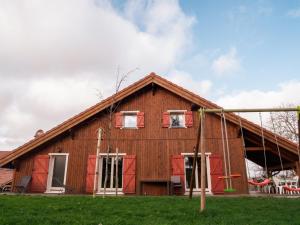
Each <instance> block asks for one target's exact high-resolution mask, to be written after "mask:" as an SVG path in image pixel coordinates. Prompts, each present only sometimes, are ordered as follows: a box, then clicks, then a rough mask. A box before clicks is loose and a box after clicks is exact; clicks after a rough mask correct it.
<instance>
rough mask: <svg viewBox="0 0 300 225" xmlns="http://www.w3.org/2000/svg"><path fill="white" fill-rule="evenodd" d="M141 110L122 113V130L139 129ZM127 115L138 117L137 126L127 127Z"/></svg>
mask: <svg viewBox="0 0 300 225" xmlns="http://www.w3.org/2000/svg"><path fill="white" fill-rule="evenodd" d="M139 112H140V111H139V110H136V111H121V112H120V113H122V127H121V129H138V122H137V114H138V113H139ZM126 114H135V115H136V125H135V127H125V115H126Z"/></svg>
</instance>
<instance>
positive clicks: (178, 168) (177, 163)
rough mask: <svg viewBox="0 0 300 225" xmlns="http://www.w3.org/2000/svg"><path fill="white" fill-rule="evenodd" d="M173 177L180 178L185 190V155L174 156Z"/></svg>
mask: <svg viewBox="0 0 300 225" xmlns="http://www.w3.org/2000/svg"><path fill="white" fill-rule="evenodd" d="M172 175H173V176H180V181H181V184H182V189H183V190H184V189H185V180H184V157H183V155H173V156H172Z"/></svg>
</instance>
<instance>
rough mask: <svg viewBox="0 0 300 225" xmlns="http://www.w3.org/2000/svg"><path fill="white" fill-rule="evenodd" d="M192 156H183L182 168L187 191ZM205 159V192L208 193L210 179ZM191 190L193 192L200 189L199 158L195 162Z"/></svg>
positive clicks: (191, 167)
mask: <svg viewBox="0 0 300 225" xmlns="http://www.w3.org/2000/svg"><path fill="white" fill-rule="evenodd" d="M193 160H194V157H193V156H185V157H184V168H185V189H186V191H188V190H189V189H190V181H191V176H192V169H193ZM208 161H209V160H207V157H206V184H205V187H206V191H210V179H209V177H208V175H209V171H208V169H207V168H209V165H207V162H208ZM194 181H195V182H194V185H193V189H194V190H195V191H200V189H201V158H200V157H198V158H197V161H196V170H195V180H194Z"/></svg>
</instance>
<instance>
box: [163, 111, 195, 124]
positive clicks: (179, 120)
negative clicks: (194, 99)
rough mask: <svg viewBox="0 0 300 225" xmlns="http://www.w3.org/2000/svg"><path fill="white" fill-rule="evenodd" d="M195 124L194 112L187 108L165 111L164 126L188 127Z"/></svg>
mask: <svg viewBox="0 0 300 225" xmlns="http://www.w3.org/2000/svg"><path fill="white" fill-rule="evenodd" d="M192 126H193V112H192V111H187V110H168V111H167V112H163V116H162V127H164V128H188V127H192Z"/></svg>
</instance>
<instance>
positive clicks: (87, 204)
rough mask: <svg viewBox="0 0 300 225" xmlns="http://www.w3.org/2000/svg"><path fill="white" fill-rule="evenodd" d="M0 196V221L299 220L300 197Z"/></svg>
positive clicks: (148, 223)
mask: <svg viewBox="0 0 300 225" xmlns="http://www.w3.org/2000/svg"><path fill="white" fill-rule="evenodd" d="M198 207H199V198H194V199H193V200H192V201H190V200H188V199H187V198H184V197H119V198H114V197H107V198H105V199H102V198H101V197H97V198H96V199H92V198H91V197H89V196H65V197H59V196H58V197H57V196H56V197H43V196H0V224H100V223H101V224H103V225H108V224H122V225H124V224H131V225H132V224H139V225H142V224H147V225H151V224H156V225H157V224H181V225H182V224H239V225H240V224H255V225H258V224H300V213H299V212H300V199H277V198H246V197H245V198H237V197H235V198H228V197H227V198H223V197H218V198H213V197H209V198H208V199H207V211H206V212H204V213H203V214H199V213H198Z"/></svg>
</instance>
